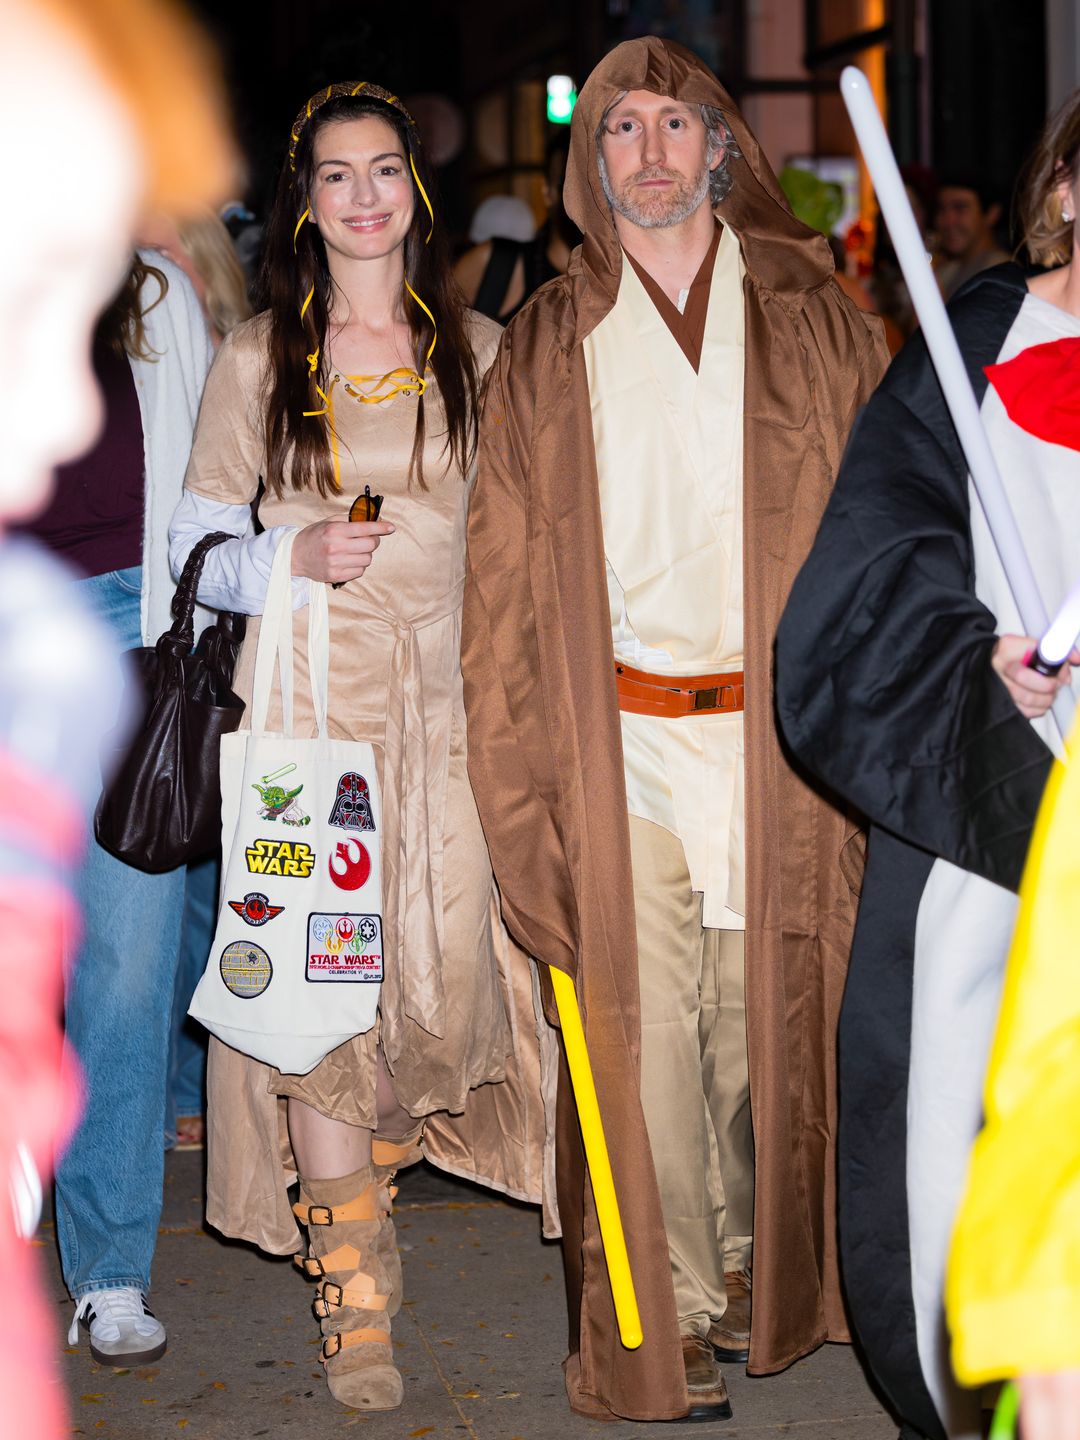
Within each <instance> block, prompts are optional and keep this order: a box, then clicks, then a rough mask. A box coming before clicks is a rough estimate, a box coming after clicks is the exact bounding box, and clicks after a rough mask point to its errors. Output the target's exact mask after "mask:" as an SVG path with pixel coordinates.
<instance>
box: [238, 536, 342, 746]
mask: <svg viewBox="0 0 1080 1440" xmlns="http://www.w3.org/2000/svg"><path fill="white" fill-rule="evenodd" d="M294 538H295V532H293V533H290V534H288V535H286V536H285V537H284V538H283V539H282V541H281V543H280V545H279V546H278V547H277V550H276V551H275V553H274V560H273V564H272V565H271V567H270V583H269V585H268V586H267V589H266V605H265V607H264V609H263V616H262V624H261V626H260V627H259V643H258V648H257V649H256V651H255V678H254V682H253V685H252V693H251V729H252V731H253V732H255V733H259V732H265V730H266V717H267V714H268V713H269V710H270V692H271V689H272V687H273V680H274V661H275V659H276V660H277V662H278V670H279V672H280V676H281V714H282V733H283V734H285V735H290V736H291V735H292V733H293V609H292V547H293V540H294ZM308 588H309V598H308V677H309V684H310V690H311V704H312V710H313V711H314V714H315V728H316V732H317V734H319V735H320V736H321V735H323V734H324V733H325V731H326V706H327V691H328V689H329V674H330V618H329V609H328V606H327V600H326V586H325V585H323V584H321V583H320V582H319V581H317V580H310V581H309V582H308Z"/></svg>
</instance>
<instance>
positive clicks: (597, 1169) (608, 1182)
mask: <svg viewBox="0 0 1080 1440" xmlns="http://www.w3.org/2000/svg"><path fill="white" fill-rule="evenodd" d="M548 970H549V973H550V975H551V985H552V989H553V990H554V991H555V1004H556V1006H557V1007H558V1011H559V1024H560V1025H561V1026H562V1033H563V1043H564V1044H565V1046H566V1060H567V1064H568V1065H569V1067H570V1079H571V1081H572V1082H573V1086H574V1099H575V1101H576V1102H577V1111H578V1119H579V1120H580V1121H581V1138H582V1140H583V1141H584V1142H585V1160H586V1162H587V1164H588V1166H589V1175H590V1178H591V1179H592V1188H593V1197H594V1198H595V1200H596V1217H597V1219H598V1220H599V1222H600V1239H601V1240H602V1242H603V1245H604V1258H605V1259H606V1261H607V1268H608V1277H609V1279H610V1280H611V1298H612V1299H613V1300H614V1302H615V1318H616V1320H617V1321H618V1324H619V1338H620V1340H621V1341H622V1343H623V1344H624V1345H625V1346H626V1348H627V1350H636V1349H637V1348H638V1346H639V1345H640V1344H641V1316H640V1315H639V1314H638V1304H637V1295H636V1294H635V1293H634V1277H633V1275H632V1274H631V1273H630V1257H629V1256H628V1255H627V1253H626V1236H625V1235H624V1234H623V1227H622V1216H621V1215H620V1214H619V1200H618V1196H617V1195H616V1194H615V1181H614V1178H613V1177H612V1174H611V1161H610V1159H609V1158H608V1148H607V1141H606V1140H605V1139H604V1124H603V1121H602V1120H601V1118H600V1106H599V1104H598V1103H597V1099H596V1085H595V1084H594V1082H593V1074H592V1066H591V1065H590V1063H589V1052H588V1050H587V1049H586V1046H585V1031H584V1029H583V1028H582V1024H581V1010H580V1009H579V1007H578V1000H577V991H576V990H575V989H574V982H573V980H571V978H570V976H569V975H567V974H566V973H565V971H563V970H557V969H556V968H555V966H554V965H550V966H549V967H548Z"/></svg>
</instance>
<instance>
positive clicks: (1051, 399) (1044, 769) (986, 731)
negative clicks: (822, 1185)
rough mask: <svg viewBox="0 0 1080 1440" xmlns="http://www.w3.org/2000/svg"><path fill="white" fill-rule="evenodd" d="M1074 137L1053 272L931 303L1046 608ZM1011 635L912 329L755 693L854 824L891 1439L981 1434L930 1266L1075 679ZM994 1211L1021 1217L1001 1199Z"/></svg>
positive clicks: (962, 472) (859, 1280)
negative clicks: (861, 875)
mask: <svg viewBox="0 0 1080 1440" xmlns="http://www.w3.org/2000/svg"><path fill="white" fill-rule="evenodd" d="M1078 156H1080V96H1074V97H1073V98H1072V99H1071V100H1070V101H1069V102H1068V103H1067V104H1066V106H1065V107H1064V108H1063V109H1062V110H1061V111H1060V112H1059V113H1058V115H1057V116H1055V117H1054V119H1053V120H1052V121H1051V122H1050V123H1049V125H1048V126H1047V129H1046V131H1045V132H1044V135H1043V137H1042V139H1041V141H1040V144H1039V147H1038V149H1037V151H1036V154H1035V156H1034V159H1033V161H1032V163H1031V166H1030V168H1029V171H1028V175H1027V178H1026V181H1025V184H1024V189H1023V200H1022V206H1021V211H1022V222H1023V228H1024V241H1025V246H1026V249H1027V251H1028V254H1029V255H1030V257H1031V258H1032V260H1034V261H1035V262H1036V264H1039V263H1041V264H1048V265H1051V266H1056V267H1057V268H1054V269H1051V270H1049V271H1047V272H1046V273H1043V274H1040V275H1036V276H1034V277H1033V278H1031V279H1030V280H1027V281H1025V277H1024V273H1023V272H1022V271H1021V270H1020V268H1019V267H1017V266H1012V265H1005V266H1001V267H1000V268H998V269H995V270H992V271H989V272H987V273H985V274H982V275H979V276H978V277H977V278H976V279H975V280H974V281H972V282H971V284H970V285H969V286H968V287H967V288H966V289H965V291H964V292H963V293H962V294H961V295H960V296H958V297H957V299H956V300H955V301H954V302H953V304H952V305H951V306H950V318H951V319H952V323H953V327H954V329H955V331H956V336H957V340H958V341H959V344H960V348H961V351H962V353H963V355H964V358H965V360H966V362H967V366H968V371H969V374H970V375H971V376H972V380H973V383H974V384H975V386H976V393H977V395H978V396H979V398H980V401H981V406H982V420H983V424H984V426H985V427H986V431H987V434H988V437H989V440H990V443H991V446H992V448H993V450H994V453H995V456H996V459H997V462H998V468H999V469H1000V471H1001V474H1002V476H1003V478H1004V481H1005V485H1006V489H1007V491H1008V492H1009V495H1010V498H1011V500H1012V508H1013V513H1014V515H1015V516H1016V520H1017V524H1018V526H1019V529H1020V533H1021V535H1022V538H1023V541H1024V545H1025V548H1026V550H1027V553H1028V556H1029V558H1030V560H1031V563H1032V567H1033V569H1034V572H1035V574H1036V576H1037V577H1038V581H1039V585H1040V588H1041V590H1042V594H1043V597H1044V599H1045V601H1046V604H1047V606H1048V607H1049V610H1050V613H1051V614H1053V613H1054V612H1055V611H1056V610H1057V608H1058V606H1059V605H1060V604H1061V602H1062V600H1063V599H1064V597H1065V595H1066V594H1067V593H1068V591H1069V590H1070V589H1071V588H1072V586H1073V585H1074V584H1075V583H1076V581H1077V579H1078V577H1080V538H1078V537H1080V455H1078V454H1077V450H1078V448H1080V427H1078V426H1077V423H1076V418H1075V417H1076V404H1075V397H1076V393H1077V380H1076V376H1077V374H1078V373H1080V272H1078V270H1077V264H1076V258H1075V256H1076V250H1075V246H1076V240H1075V231H1076V220H1075V217H1076V212H1077V201H1078V198H1080V197H1078V194H1077V184H1076V182H1077V160H1078ZM1020 630H1021V625H1020V618H1019V610H1018V607H1017V605H1016V601H1015V599H1014V597H1013V594H1012V591H1011V588H1010V586H1009V582H1008V579H1007V577H1006V575H1005V573H1004V571H1003V569H1002V566H1001V562H1000V560H999V558H998V554H997V550H996V549H995V547H994V545H993V543H992V541H991V538H990V535H989V532H988V529H987V526H986V522H985V519H984V517H983V514H982V510H981V508H980V507H979V505H978V504H977V503H976V504H972V502H971V496H970V487H969V481H968V475H967V468H966V465H965V463H964V460H963V456H962V454H961V450H960V445H959V442H958V440H957V436H956V432H955V430H954V428H953V425H952V421H951V419H950V417H949V414H948V411H947V410H946V407H945V402H944V398H943V396H942V393H941V389H940V387H939V385H938V382H937V379H936V376H935V373H934V369H933V366H932V364H931V362H930V359H929V356H928V354H927V352H926V347H925V344H924V342H923V340H922V338H921V337H920V336H916V337H915V338H914V339H912V340H911V341H909V342H908V344H907V346H906V347H905V349H904V350H903V352H902V353H901V354H900V355H899V356H898V357H897V359H896V361H895V362H894V364H893V366H892V368H891V369H890V371H889V374H888V377H887V378H886V380H885V383H884V384H883V385H882V386H881V388H880V390H879V391H878V393H877V394H876V395H875V396H874V398H873V400H872V401H871V402H870V404H869V406H868V407H867V409H866V412H865V414H864V415H863V417H862V419H861V420H860V422H859V425H858V427H857V428H856V431H855V433H854V435H853V436H852V440H851V444H850V445H849V447H848V451H847V454H846V456H845V458H844V464H843V467H842V469H841V472H840V478H839V480H838V481H837V486H836V490H835V491H834V493H833V497H832V499H831V500H830V502H829V506H828V509H827V510H826V513H825V518H824V520H823V522H822V526H821V530H820V532H819V535H818V538H817V540H816V542H815V544H814V549H813V551H812V552H811V554H810V557H809V559H808V561H807V563H806V565H805V567H804V568H803V571H802V573H801V574H800V576H799V578H798V579H797V581H796V583H795V586H794V589H793V591H792V598H791V603H790V605H789V607H788V610H787V612H786V613H785V615H784V618H783V621H782V622H781V625H780V630H779V635H778V639H777V700H778V708H779V713H780V717H781V720H782V723H783V728H784V734H785V736H786V738H787V739H788V741H789V742H790V744H791V746H792V747H793V749H794V750H795V751H796V753H797V754H798V755H799V757H800V758H801V759H802V760H803V761H805V763H806V764H807V765H808V766H809V767H810V769H812V770H813V771H815V772H816V773H817V774H818V775H820V776H821V777H822V779H824V780H825V781H826V783H828V784H829V785H830V786H832V787H833V789H835V790H836V791H837V792H838V793H839V794H840V795H842V796H844V797H845V798H846V799H847V800H849V801H850V802H851V803H852V804H854V805H855V806H857V807H858V808H859V810H861V811H862V812H863V813H864V814H865V815H866V816H867V817H868V818H869V820H870V822H871V831H870V840H869V856H868V865H867V871H866V878H865V882H864V885H863V892H862V901H861V908H860V914H859V925H858V929H857V932H856V938H855V948H854V952H853V955H852V965H851V973H850V976H849V979H848V986H847V991H846V994H845V997H844V1008H843V1015H842V1019H841V1029H840V1042H841V1044H840V1062H841V1066H840V1097H841V1107H842V1114H843V1116H844V1121H843V1126H842V1128H841V1135H840V1142H841V1143H840V1172H839V1174H840V1219H841V1226H840V1238H841V1246H842V1258H843V1266H844V1282H845V1286H846V1290H847V1296H848V1302H849V1305H850V1308H851V1311H852V1317H853V1319H854V1321H855V1326H856V1329H857V1331H858V1333H859V1338H860V1339H861V1341H862V1343H863V1345H864V1347H865V1350H866V1353H867V1355H868V1357H869V1359H870V1362H871V1365H872V1367H873V1369H874V1373H875V1374H876V1376H877V1378H878V1380H879V1381H880V1383H881V1385H882V1387H883V1389H884V1390H885V1392H886V1394H887V1395H888V1396H889V1398H890V1399H891V1401H892V1402H893V1405H894V1406H895V1408H896V1409H897V1410H898V1411H899V1413H900V1414H901V1416H902V1417H903V1418H904V1420H905V1421H906V1422H907V1427H908V1428H907V1429H906V1430H905V1432H904V1433H905V1435H909V1436H929V1437H934V1440H940V1437H942V1436H945V1435H948V1436H949V1437H957V1440H960V1437H962V1440H975V1437H978V1436H980V1435H981V1434H982V1428H981V1425H982V1422H981V1416H980V1406H979V1396H978V1393H977V1392H976V1391H971V1390H961V1389H960V1388H959V1387H958V1386H957V1385H956V1383H955V1380H954V1379H953V1375H952V1369H951V1366H950V1364H949V1358H948V1343H947V1334H946V1329H945V1316H944V1310H943V1302H942V1287H943V1282H944V1273H945V1260H946V1254H947V1249H948V1242H949V1234H950V1230H951V1228H952V1223H953V1218H954V1216H955V1213H956V1206H957V1203H958V1200H959V1196H960V1192H961V1187H962V1185H963V1178H964V1171H965V1166H966V1163H967V1157H968V1154H969V1152H970V1148H971V1145H972V1142H973V1140H974V1138H975V1134H976V1132H977V1130H978V1127H979V1123H980V1113H981V1090H982V1081H983V1076H984V1073H985V1068H986V1059H987V1052H988V1049H989V1045H990V1038H991V1034H992V1031H993V1026H994V1020H995V1016H996V1014H997V1006H998V1000H999V998H1000V994H1001V983H1002V975H1003V971H1004V966H1005V959H1006V954H1007V951H1008V945H1009V938H1010V935H1011V933H1012V928H1013V924H1014V921H1015V918H1016V908H1017V901H1016V894H1015V891H1016V889H1017V887H1018V885H1019V883H1020V875H1021V871H1022V868H1023V864H1024V858H1025V855H1026V853H1027V848H1028V842H1029V840H1030V836H1031V829H1032V825H1033V823H1034V820H1035V815H1036V812H1037V809H1038V805H1039V800H1040V798H1041V796H1042V793H1043V789H1044V786H1045V783H1046V778H1047V774H1048V773H1049V769H1050V764H1051V759H1052V753H1051V752H1052V751H1056V752H1057V753H1058V754H1060V753H1061V740H1060V735H1059V732H1058V729H1057V726H1056V722H1055V721H1054V719H1053V717H1052V716H1051V715H1050V714H1049V713H1048V712H1049V708H1050V705H1051V702H1052V700H1053V698H1054V695H1055V694H1056V692H1057V690H1058V689H1059V688H1060V687H1061V686H1063V685H1068V684H1070V683H1072V676H1071V674H1070V670H1069V667H1068V666H1066V668H1065V669H1063V670H1062V671H1061V673H1060V674H1059V675H1058V676H1057V677H1056V678H1049V677H1046V676H1042V675H1039V674H1036V673H1035V671H1033V670H1031V669H1029V668H1028V667H1027V665H1026V663H1025V661H1026V657H1027V656H1028V654H1029V653H1030V652H1031V650H1032V649H1033V648H1034V646H1035V644H1036V639H1035V638H1034V637H1031V636H1025V635H1023V634H1022V633H1020ZM1078 658H1080V657H1078V656H1077V655H1076V652H1074V653H1073V656H1072V660H1073V662H1074V663H1075V661H1076V660H1077V659H1078ZM1018 1179H1019V1177H1018ZM1021 1183H1022V1182H1021ZM1002 1224H1003V1225H1004V1226H1005V1228H1006V1229H1007V1230H1008V1229H1010V1227H1023V1225H1024V1224H1025V1221H1024V1218H1023V1216H1022V1215H1021V1214H1018V1213H1015V1212H1014V1211H1013V1210H1012V1209H1009V1210H1008V1211H1007V1212H1006V1213H1005V1214H1004V1215H1003V1216H1002ZM1015 1238H1016V1237H1015V1235H1014V1240H1015ZM983 1263H985V1265H986V1267H987V1270H988V1271H990V1270H991V1268H992V1267H993V1266H994V1264H995V1256H994V1255H993V1254H992V1253H987V1254H986V1255H985V1256H984V1257H983ZM996 1323H998V1324H1000V1326H1001V1327H1002V1336H1001V1339H1002V1343H1003V1344H1007V1343H1008V1339H1007V1337H1008V1336H1009V1335H1011V1334H1015V1335H1017V1336H1019V1335H1020V1334H1021V1332H1023V1330H1024V1328H1025V1326H1026V1324H1027V1322H1026V1320H1025V1316H1024V1313H1023V1311H1022V1310H1021V1309H1019V1308H1017V1310H1016V1311H1015V1312H1014V1313H1013V1314H1012V1315H1010V1314H1009V1311H1008V1309H1007V1308H1003V1309H1002V1310H1001V1311H1000V1313H999V1317H998V1320H997V1322H996Z"/></svg>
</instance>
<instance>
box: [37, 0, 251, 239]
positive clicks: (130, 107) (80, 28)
mask: <svg viewBox="0 0 1080 1440" xmlns="http://www.w3.org/2000/svg"><path fill="white" fill-rule="evenodd" d="M32 3H34V5H35V8H38V9H40V10H41V11H44V12H45V14H46V15H51V16H52V17H53V18H54V19H55V20H56V21H57V22H58V23H59V24H60V25H61V26H62V27H63V29H64V30H65V31H66V32H67V33H68V34H69V35H70V36H71V37H72V38H73V40H74V41H75V43H76V44H77V45H78V46H79V48H80V49H81V50H82V51H83V52H84V54H85V55H86V57H87V59H88V60H89V61H90V63H91V65H92V66H93V68H94V69H95V70H96V71H97V72H98V73H99V74H100V75H101V77H102V79H103V80H104V81H105V83H106V84H107V85H108V86H109V88H110V89H111V90H112V91H113V92H114V94H115V95H116V97H117V99H118V100H119V101H120V103H121V104H122V105H123V107H124V109H125V110H126V111H127V112H128V114H129V115H130V117H131V121H132V124H133V126H134V128H135V131H136V134H137V136H138V140H139V143H140V145H141V148H142V152H143V156H144V161H145V165H146V193H145V195H144V200H143V203H144V207H145V208H146V209H147V210H163V211H165V212H166V213H168V214H171V215H178V216H184V215H190V214H191V213H193V211H195V210H197V209H199V208H200V207H203V206H215V207H216V206H217V205H219V204H220V203H221V202H222V201H223V200H224V199H226V198H227V197H228V195H229V194H230V192H232V191H233V190H234V189H235V187H236V182H237V170H236V152H235V150H234V149H233V143H232V137H231V129H230V126H229V122H228V119H227V116H226V107H225V101H224V90H223V86H222V81H221V67H220V63H219V61H218V57H217V55H216V53H215V51H214V49H213V47H212V46H211V44H210V41H209V40H208V38H207V37H206V35H204V34H203V32H202V31H201V29H199V27H198V26H197V25H196V24H195V22H194V21H193V20H192V19H191V18H190V16H188V15H187V14H186V12H185V11H183V10H182V9H181V8H180V6H179V5H177V4H175V3H174V0H32Z"/></svg>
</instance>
